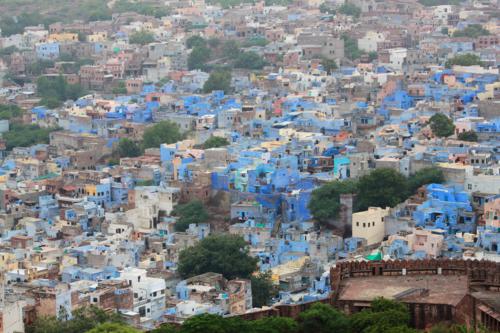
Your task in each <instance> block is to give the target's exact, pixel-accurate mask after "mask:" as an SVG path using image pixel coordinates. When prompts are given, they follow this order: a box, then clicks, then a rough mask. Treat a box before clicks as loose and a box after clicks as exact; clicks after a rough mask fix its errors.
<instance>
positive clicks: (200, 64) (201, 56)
mask: <svg viewBox="0 0 500 333" xmlns="http://www.w3.org/2000/svg"><path fill="white" fill-rule="evenodd" d="M211 54H212V51H211V50H210V49H209V48H208V47H206V46H196V47H194V48H193V49H192V51H191V53H189V56H188V68H189V70H193V69H201V70H203V69H205V67H206V63H207V62H208V61H209V60H210V56H211Z"/></svg>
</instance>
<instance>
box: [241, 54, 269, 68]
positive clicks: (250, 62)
mask: <svg viewBox="0 0 500 333" xmlns="http://www.w3.org/2000/svg"><path fill="white" fill-rule="evenodd" d="M265 65H266V61H265V60H264V59H263V58H262V57H261V56H260V55H258V54H257V53H255V52H252V51H250V52H240V53H239V54H238V56H237V57H236V59H235V60H234V67H236V68H245V69H254V70H259V69H262V68H263V67H264V66H265Z"/></svg>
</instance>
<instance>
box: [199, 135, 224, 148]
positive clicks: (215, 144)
mask: <svg viewBox="0 0 500 333" xmlns="http://www.w3.org/2000/svg"><path fill="white" fill-rule="evenodd" d="M227 145H229V141H228V140H227V139H226V138H222V137H220V136H211V137H209V138H208V139H207V140H206V141H205V142H204V143H203V144H202V145H201V148H203V149H210V148H219V147H224V146H227Z"/></svg>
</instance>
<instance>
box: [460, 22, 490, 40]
mask: <svg viewBox="0 0 500 333" xmlns="http://www.w3.org/2000/svg"><path fill="white" fill-rule="evenodd" d="M487 35H490V32H489V31H488V30H486V29H485V28H483V26H482V25H480V24H470V25H468V26H467V27H466V28H465V29H463V30H456V31H455V32H453V37H470V38H477V37H479V36H487Z"/></svg>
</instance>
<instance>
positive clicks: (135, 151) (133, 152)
mask: <svg viewBox="0 0 500 333" xmlns="http://www.w3.org/2000/svg"><path fill="white" fill-rule="evenodd" d="M117 151H118V155H119V156H120V157H137V156H141V155H142V149H141V147H140V146H139V145H138V144H137V143H136V142H135V141H132V140H130V139H129V138H123V139H120V141H119V142H118V148H117Z"/></svg>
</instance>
